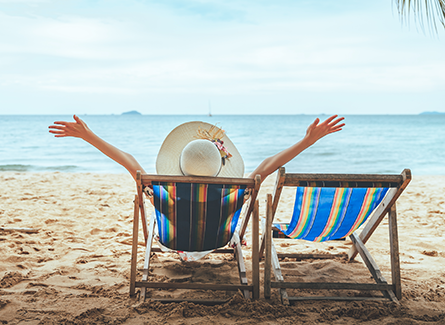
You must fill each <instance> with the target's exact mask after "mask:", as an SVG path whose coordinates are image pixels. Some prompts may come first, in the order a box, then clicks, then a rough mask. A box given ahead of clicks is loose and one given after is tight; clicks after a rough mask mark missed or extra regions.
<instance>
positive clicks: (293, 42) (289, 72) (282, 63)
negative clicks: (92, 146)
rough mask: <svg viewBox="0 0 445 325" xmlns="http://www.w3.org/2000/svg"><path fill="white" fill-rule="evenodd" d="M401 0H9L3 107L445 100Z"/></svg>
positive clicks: (311, 106)
mask: <svg viewBox="0 0 445 325" xmlns="http://www.w3.org/2000/svg"><path fill="white" fill-rule="evenodd" d="M437 29H438V31H437V32H435V31H433V30H431V29H430V28H428V27H425V28H422V27H421V25H420V24H419V23H416V22H415V20H414V19H412V18H411V19H407V20H405V21H402V20H401V19H400V17H399V15H398V13H397V7H396V5H395V4H394V3H393V1H392V0H373V1H357V0H349V1H328V0H320V1H310V0H274V1H270V0H269V1H265V0H152V1H148V0H125V1H123V0H120V1H118V0H75V1H74V0H0V114H121V113H122V112H126V111H130V110H136V111H139V112H140V113H143V114H191V115H195V114H197V115H201V114H208V112H209V111H211V113H212V114H214V115H218V114H334V113H337V114H418V113H421V112H423V111H441V112H445V103H444V100H443V98H444V94H445V29H444V28H443V26H441V25H440V24H439V25H438V26H437Z"/></svg>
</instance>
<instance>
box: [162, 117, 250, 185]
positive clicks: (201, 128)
mask: <svg viewBox="0 0 445 325" xmlns="http://www.w3.org/2000/svg"><path fill="white" fill-rule="evenodd" d="M156 172H157V173H158V174H159V175H185V176H218V177H243V175H244V162H243V159H242V158H241V155H240V154H239V152H238V150H237V149H236V147H235V145H234V144H233V143H232V141H230V139H229V138H228V137H227V135H225V133H224V130H222V129H220V128H218V127H216V126H215V125H212V124H209V123H206V122H187V123H184V124H181V125H179V126H177V127H176V128H175V129H173V131H171V132H170V133H169V135H167V137H166V138H165V140H164V142H163V143H162V146H161V149H159V153H158V157H157V159H156Z"/></svg>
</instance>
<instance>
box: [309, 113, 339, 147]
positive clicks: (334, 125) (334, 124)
mask: <svg viewBox="0 0 445 325" xmlns="http://www.w3.org/2000/svg"><path fill="white" fill-rule="evenodd" d="M337 117H338V115H332V116H331V117H329V118H328V119H326V120H325V121H324V122H322V123H320V124H319V122H320V119H319V118H316V119H315V121H314V123H312V124H311V125H309V127H308V128H307V130H306V136H305V138H306V139H307V140H308V141H309V142H310V143H311V144H314V143H315V142H317V141H318V140H320V139H321V138H323V137H324V136H326V135H328V134H331V133H334V132H338V131H341V130H342V127H343V126H345V123H341V124H339V123H340V122H341V121H343V120H344V119H345V118H344V117H339V118H337Z"/></svg>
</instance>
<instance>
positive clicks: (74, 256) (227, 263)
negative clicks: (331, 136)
mask: <svg viewBox="0 0 445 325" xmlns="http://www.w3.org/2000/svg"><path fill="white" fill-rule="evenodd" d="M0 184H2V186H1V187H0V226H1V227H28V228H38V229H39V232H38V233H22V232H6V231H0V253H1V256H3V262H2V263H1V264H0V322H3V323H5V322H6V323H5V324H18V323H20V322H22V321H23V322H25V321H26V322H30V321H33V324H34V323H35V324H39V323H40V324H61V323H72V324H84V323H85V322H89V321H91V322H94V323H97V324H102V323H110V322H111V321H114V323H115V324H132V323H134V324H137V323H142V322H147V321H148V322H150V321H152V322H153V323H155V322H166V323H169V324H203V323H204V322H208V321H210V320H211V321H212V322H213V323H214V324H235V323H242V324H251V323H270V324H281V323H285V322H287V323H298V322H303V321H304V322H318V323H326V324H335V323H339V324H344V323H345V322H350V323H356V322H365V321H366V322H367V323H369V324H391V323H404V322H408V323H411V324H427V323H428V324H436V323H437V324H443V323H444V322H445V314H444V312H443V311H444V310H445V197H444V194H443V193H445V176H414V179H413V181H412V182H411V183H410V185H409V186H408V188H407V189H406V190H405V192H404V193H403V195H402V196H401V197H400V198H399V200H398V206H397V208H398V230H399V246H400V260H401V274H402V296H403V298H402V300H401V302H400V305H399V306H396V305H395V304H393V303H380V302H354V303H347V302H326V301H322V302H304V303H301V304H298V305H296V306H292V307H283V306H281V304H280V302H279V300H278V296H277V293H276V292H274V291H275V290H273V297H272V299H271V300H270V301H267V300H265V299H264V298H263V294H262V293H261V299H260V300H259V301H257V302H250V301H244V300H242V299H240V297H239V296H237V295H235V296H233V295H229V296H227V297H228V298H229V299H230V301H229V302H228V303H227V304H226V305H223V307H221V306H219V307H217V306H215V307H206V306H200V305H193V304H189V303H181V304H168V305H161V304H159V303H155V302H152V301H150V300H147V301H146V302H145V303H143V304H140V303H138V302H137V301H136V300H135V299H134V298H129V296H128V290H129V282H128V277H129V271H130V263H129V259H130V250H131V246H130V245H131V232H132V214H133V210H132V207H133V203H132V202H133V199H134V194H135V184H134V181H133V179H132V178H131V176H130V175H129V174H96V173H65V172H35V173H34V172H0ZM273 186H274V175H271V176H270V177H269V178H268V179H266V180H265V181H264V183H263V185H262V188H261V191H260V194H259V200H260V217H264V215H265V213H264V205H265V204H264V200H265V196H266V193H268V192H271V191H272V190H273ZM283 195H284V194H283ZM290 201H291V199H289V200H285V202H284V204H283V205H282V206H280V209H281V210H282V211H283V212H284V213H286V214H289V213H291V212H292V210H291V206H292V202H290ZM147 205H149V204H147ZM387 233H388V229H387V222H386V219H385V220H384V222H383V223H382V225H381V226H380V227H379V228H378V229H377V231H376V232H375V234H374V235H373V237H371V239H370V241H369V242H368V244H367V247H368V248H369V250H370V251H371V254H372V255H373V256H374V258H375V259H376V262H377V264H378V265H379V266H380V269H381V271H382V273H383V275H384V276H385V278H386V279H388V280H390V279H391V276H390V274H389V273H388V269H389V253H388V252H389V246H388V240H387V238H388V235H387ZM246 240H247V244H248V247H244V248H243V250H244V253H245V259H246V266H247V268H248V272H250V263H251V261H250V253H249V246H250V242H251V238H250V232H248V233H247V238H246ZM139 241H140V243H142V242H143V238H142V235H141V234H140V237H139ZM320 244H321V245H320ZM349 245H350V244H349V243H348V240H346V241H345V242H341V243H334V244H332V243H330V242H328V243H310V242H303V241H295V242H291V243H289V240H287V241H286V242H280V243H278V244H277V249H278V248H279V249H280V250H284V251H291V250H297V251H298V252H302V253H306V252H308V253H309V252H312V253H314V252H321V253H323V252H332V253H337V252H343V251H344V250H345V249H346V248H347V247H348V246H349ZM138 254H139V258H138V261H139V262H140V261H142V255H143V248H142V246H139V250H138ZM166 255H167V256H165V257H164V256H158V259H157V262H156V263H155V264H154V265H153V274H154V276H156V277H161V278H162V277H166V278H175V277H176V278H181V277H184V276H185V275H187V274H190V272H192V273H193V272H194V271H191V270H193V268H190V266H189V265H187V264H184V263H180V262H179V261H178V259H177V258H176V257H175V256H174V254H166ZM357 261H358V262H359V263H351V264H354V265H350V264H348V263H346V264H345V263H341V262H339V261H327V262H312V263H300V262H298V263H297V262H295V261H289V263H290V265H294V266H298V267H299V270H305V271H307V272H309V274H311V275H312V276H313V277H319V278H322V277H323V276H327V275H329V277H330V280H329V281H332V282H335V281H337V279H338V281H340V280H341V278H342V277H344V276H348V275H349V274H350V272H352V271H351V270H352V269H351V267H358V269H359V270H358V273H356V275H357V276H360V277H366V276H368V277H369V273H367V270H366V269H365V268H363V265H362V264H363V263H361V260H360V259H357ZM197 263H200V262H197ZM193 267H197V268H198V269H200V270H201V272H196V273H193V276H196V277H197V279H198V280H199V279H200V276H201V280H204V281H205V279H206V277H204V276H203V275H202V274H201V275H199V273H205V274H206V273H207V271H208V272H209V273H214V276H215V277H216V278H221V279H222V278H224V279H225V278H226V277H228V279H229V280H231V281H234V282H233V283H236V281H237V271H236V264H234V263H233V261H231V258H230V257H229V256H227V257H224V258H218V259H215V258H212V257H209V258H208V259H204V261H203V262H202V263H201V264H197V265H193ZM289 272H290V271H289ZM354 272H355V271H354ZM249 276H250V275H249V274H248V277H249ZM262 276H263V271H262V266H261V278H262ZM261 290H262V289H261ZM163 294H167V295H170V296H172V297H176V296H178V297H179V296H182V295H184V294H186V293H184V292H182V291H181V290H174V291H168V292H159V291H154V290H153V291H150V296H152V297H160V296H161V295H163ZM203 294H204V295H205V294H207V293H202V292H196V293H191V294H190V293H189V294H188V295H189V296H190V295H191V296H192V297H195V296H196V297H197V298H199V297H200V295H201V296H202V295H203ZM212 294H213V295H215V296H218V295H219V293H216V292H215V293H212ZM221 295H223V296H225V293H221ZM218 308H219V309H218Z"/></svg>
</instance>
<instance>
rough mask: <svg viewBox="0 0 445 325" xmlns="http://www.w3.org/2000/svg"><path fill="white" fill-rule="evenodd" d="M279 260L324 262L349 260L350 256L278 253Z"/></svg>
mask: <svg viewBox="0 0 445 325" xmlns="http://www.w3.org/2000/svg"><path fill="white" fill-rule="evenodd" d="M291 240H292V239H291ZM277 255H278V257H279V258H285V257H288V258H295V259H297V260H304V259H314V260H323V259H335V258H347V257H348V254H297V253H295V254H294V253H278V254H277Z"/></svg>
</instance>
